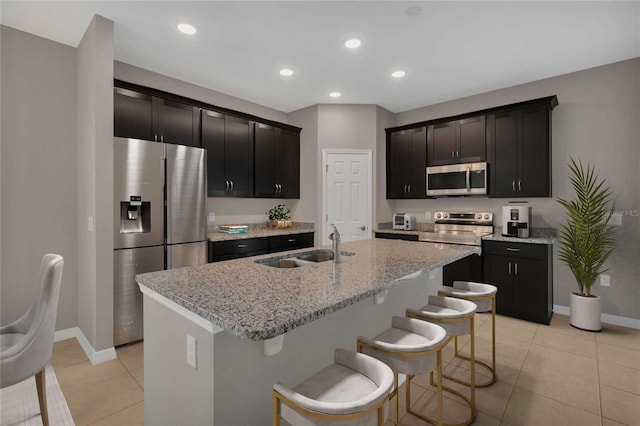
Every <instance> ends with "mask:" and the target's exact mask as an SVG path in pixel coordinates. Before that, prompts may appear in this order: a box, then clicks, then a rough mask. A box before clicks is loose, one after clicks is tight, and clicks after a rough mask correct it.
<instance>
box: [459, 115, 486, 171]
mask: <svg viewBox="0 0 640 426" xmlns="http://www.w3.org/2000/svg"><path fill="white" fill-rule="evenodd" d="M485 150H486V132H485V116H484V115H480V116H477V117H471V118H465V119H464V120H460V121H459V122H458V150H457V151H456V160H457V161H458V162H460V163H472V162H479V161H485V159H486V154H485Z"/></svg>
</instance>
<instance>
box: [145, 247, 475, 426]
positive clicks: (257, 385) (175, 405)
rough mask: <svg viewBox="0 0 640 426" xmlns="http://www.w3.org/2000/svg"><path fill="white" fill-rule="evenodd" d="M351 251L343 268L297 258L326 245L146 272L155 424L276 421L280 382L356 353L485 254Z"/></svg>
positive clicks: (148, 391)
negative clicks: (452, 269)
mask: <svg viewBox="0 0 640 426" xmlns="http://www.w3.org/2000/svg"><path fill="white" fill-rule="evenodd" d="M342 250H343V256H342V261H341V262H340V263H333V262H332V261H331V260H328V261H324V262H310V261H308V260H307V261H300V260H299V259H298V257H304V256H302V255H304V254H313V253H318V252H320V249H317V248H316V249H302V250H295V251H290V252H284V253H278V255H277V256H274V255H273V254H271V255H264V256H257V257H252V258H244V259H237V260H231V261H225V262H218V263H212V264H207V265H201V266H195V267H188V268H181V269H174V270H168V271H160V272H153V273H148V274H141V275H138V276H137V277H136V280H137V282H138V283H139V285H140V289H141V291H142V293H143V294H144V333H145V354H144V358H145V370H144V382H145V423H147V424H154V425H156V424H158V425H160V424H215V425H264V424H268V423H269V422H270V416H271V389H272V386H273V384H274V383H275V382H276V381H280V382H283V383H289V384H294V383H298V382H299V381H300V380H301V379H303V378H305V377H308V376H309V375H311V374H312V373H314V372H315V371H317V370H318V369H320V368H322V367H323V366H324V365H326V364H328V363H329V362H331V360H332V359H333V351H334V349H335V348H336V347H345V348H349V349H353V348H355V342H356V338H357V336H358V335H374V334H375V333H377V332H379V331H380V330H383V329H384V328H386V326H387V325H388V323H389V319H390V318H391V316H392V315H404V312H405V309H406V308H407V307H418V306H421V304H423V303H424V302H426V300H427V296H428V295H430V294H436V292H437V290H438V288H439V287H440V286H441V285H442V284H441V283H442V266H444V265H447V264H449V263H451V262H454V261H456V260H458V259H461V258H463V257H466V256H470V255H475V254H479V252H480V248H479V247H473V246H455V245H448V244H436V243H426V242H425V243H415V242H408V241H400V240H382V239H371V240H363V241H356V242H349V243H344V244H343V247H342ZM306 257H307V258H309V256H306ZM311 257H312V258H313V257H314V256H311ZM315 257H318V256H315ZM287 263H293V264H295V266H296V267H287V268H281V267H275V266H282V265H284V264H287ZM288 266H292V265H288Z"/></svg>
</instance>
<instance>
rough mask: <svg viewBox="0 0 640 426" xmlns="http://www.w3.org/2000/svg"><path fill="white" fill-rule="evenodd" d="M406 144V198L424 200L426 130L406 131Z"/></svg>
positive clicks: (425, 190) (425, 189)
mask: <svg viewBox="0 0 640 426" xmlns="http://www.w3.org/2000/svg"><path fill="white" fill-rule="evenodd" d="M407 132H408V133H409V134H408V138H407V143H408V145H409V147H408V151H409V153H410V154H409V158H408V163H409V164H405V166H404V167H405V168H407V166H409V167H410V169H409V176H410V178H409V180H408V183H409V187H408V188H407V189H408V190H407V197H408V198H426V197H427V183H426V180H427V129H426V128H425V127H420V128H419V129H411V130H408V131H407Z"/></svg>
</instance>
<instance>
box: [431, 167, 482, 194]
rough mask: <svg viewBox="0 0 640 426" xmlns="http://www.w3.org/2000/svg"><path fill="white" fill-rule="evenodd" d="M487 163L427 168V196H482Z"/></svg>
mask: <svg viewBox="0 0 640 426" xmlns="http://www.w3.org/2000/svg"><path fill="white" fill-rule="evenodd" d="M486 193H487V163H486V162H485V163H466V164H451V165H447V166H435V167H427V196H430V197H441V196H447V195H484V194H486Z"/></svg>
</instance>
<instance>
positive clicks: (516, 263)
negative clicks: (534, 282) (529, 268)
mask: <svg viewBox="0 0 640 426" xmlns="http://www.w3.org/2000/svg"><path fill="white" fill-rule="evenodd" d="M514 265H516V275H518V264H517V263H514Z"/></svg>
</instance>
